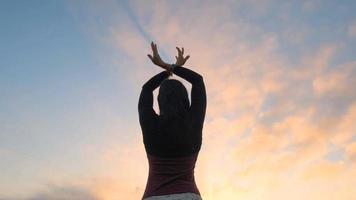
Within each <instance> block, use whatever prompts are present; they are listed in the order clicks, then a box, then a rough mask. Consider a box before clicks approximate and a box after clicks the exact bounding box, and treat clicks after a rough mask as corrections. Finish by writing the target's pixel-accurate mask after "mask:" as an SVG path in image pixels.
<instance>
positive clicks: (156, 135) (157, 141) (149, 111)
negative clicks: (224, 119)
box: [138, 66, 206, 199]
mask: <svg viewBox="0 0 356 200" xmlns="http://www.w3.org/2000/svg"><path fill="white" fill-rule="evenodd" d="M172 72H173V73H174V74H176V75H178V76H180V77H181V78H184V79H185V80H187V81H188V82H190V83H191V84H192V90H191V105H190V106H189V100H188V97H187V95H186V94H185V93H184V92H182V91H184V90H185V91H186V89H185V88H184V90H182V88H180V89H177V88H179V87H181V86H183V84H181V83H180V84H181V85H180V84H178V83H177V82H179V81H177V80H171V79H167V78H168V76H169V73H167V72H165V71H164V72H161V73H159V74H157V75H155V76H154V77H152V78H151V79H150V80H148V81H147V82H146V83H145V84H144V85H143V86H142V90H141V94H140V98H139V103H138V111H139V121H140V125H141V129H142V134H143V142H144V145H145V150H146V154H147V159H148V162H149V175H148V180H147V184H146V189H145V193H144V195H143V197H142V198H143V199H144V198H147V197H153V196H159V195H168V194H181V193H187V194H188V193H192V194H195V195H198V196H200V192H199V190H198V187H197V186H196V183H195V179H194V168H195V163H196V161H197V157H198V153H199V150H200V148H201V144H202V129H203V123H204V118H205V111H206V91H205V85H204V81H203V78H202V76H201V75H200V74H198V73H196V72H194V71H192V70H190V69H187V68H185V67H183V66H175V67H174V68H173V70H172ZM165 79H167V80H165ZM174 81H177V82H176V83H177V84H178V85H180V86H179V87H176V88H174V87H173V88H169V87H166V86H167V85H172V84H173V83H174ZM161 83H162V85H161ZM174 84H175V83H174ZM174 84H173V85H174ZM160 85H161V87H160V93H159V99H158V101H159V107H160V115H157V114H156V112H155V111H154V110H153V91H154V90H155V89H156V88H157V87H158V86H160ZM178 85H177V86H178ZM183 87H184V86H183ZM161 88H165V89H162V90H161ZM162 91H163V92H162ZM177 91H180V92H182V93H181V94H183V95H181V96H179V95H177V96H174V97H172V94H171V93H175V92H177ZM178 93H179V92H178ZM169 96H170V97H169ZM172 105H174V106H173V107H172Z"/></svg>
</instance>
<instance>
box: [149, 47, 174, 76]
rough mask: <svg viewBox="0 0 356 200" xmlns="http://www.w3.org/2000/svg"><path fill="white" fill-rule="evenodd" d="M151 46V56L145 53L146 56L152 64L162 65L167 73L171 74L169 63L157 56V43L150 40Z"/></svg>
mask: <svg viewBox="0 0 356 200" xmlns="http://www.w3.org/2000/svg"><path fill="white" fill-rule="evenodd" d="M151 48H152V52H153V57H152V55H150V54H147V56H148V57H149V58H150V59H151V61H152V62H153V64H155V65H157V66H159V67H162V68H163V69H165V70H167V71H168V73H169V75H172V71H171V68H170V66H169V64H167V63H165V62H164V61H163V60H162V59H161V57H160V56H159V54H158V50H157V45H156V44H154V43H153V42H151Z"/></svg>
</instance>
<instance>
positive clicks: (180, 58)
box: [176, 47, 190, 66]
mask: <svg viewBox="0 0 356 200" xmlns="http://www.w3.org/2000/svg"><path fill="white" fill-rule="evenodd" d="M176 49H177V50H178V57H177V56H176V59H177V61H176V65H179V66H183V65H184V64H185V62H186V61H187V60H188V58H189V57H190V56H189V55H187V56H186V57H185V58H184V56H183V54H184V47H182V50H180V49H179V48H178V47H176Z"/></svg>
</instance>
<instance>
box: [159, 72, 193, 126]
mask: <svg viewBox="0 0 356 200" xmlns="http://www.w3.org/2000/svg"><path fill="white" fill-rule="evenodd" d="M158 106H159V110H160V115H161V116H164V118H166V119H172V118H175V119H177V118H178V119H179V118H185V117H186V114H187V113H188V110H189V107H190V106H189V98H188V92H187V89H186V88H185V87H184V85H183V84H182V83H181V82H180V81H178V80H176V79H166V80H164V81H163V82H162V83H161V85H160V88H159V93H158Z"/></svg>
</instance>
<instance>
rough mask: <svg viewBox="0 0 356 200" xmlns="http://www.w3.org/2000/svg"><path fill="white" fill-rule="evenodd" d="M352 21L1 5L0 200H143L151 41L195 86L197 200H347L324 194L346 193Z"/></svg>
mask: <svg viewBox="0 0 356 200" xmlns="http://www.w3.org/2000/svg"><path fill="white" fill-rule="evenodd" d="M355 8H356V3H355V1H351V0H350V1H346V0H343V1H331V0H330V1H318V0H315V1H276V0H263V1H229V0H227V1H222V2H221V3H218V2H216V1H194V2H193V1H179V2H177V1H154V2H150V1H139V0H135V1H113V0H108V1H95V0H90V1H54V0H50V1H39V0H34V1H1V3H0V24H1V26H0V33H1V37H0V44H1V46H0V58H1V59H0V94H1V98H0V160H1V163H0V171H1V172H2V173H1V174H0V199H2V198H10V197H11V198H15V199H18V198H20V199H21V198H23V199H31V198H35V197H37V198H39V197H42V199H51V198H52V197H53V196H61V195H66V191H67V192H68V191H77V192H78V196H80V195H89V196H91V197H92V198H93V199H137V198H138V197H139V196H140V195H141V193H142V192H143V189H144V186H145V181H146V176H147V162H146V160H145V152H144V149H143V144H142V139H141V132H140V127H139V124H138V115H137V100H138V95H139V93H140V89H141V85H142V84H143V83H144V82H145V81H146V80H148V79H149V78H150V77H152V76H153V75H155V74H156V73H159V72H160V71H161V69H159V68H158V67H155V66H153V65H152V64H151V63H150V62H149V59H148V57H147V54H148V53H150V46H149V43H150V41H155V42H156V43H157V45H158V48H159V52H160V53H161V54H162V57H163V59H164V60H166V61H167V62H173V61H174V60H173V58H174V54H176V50H175V47H176V46H180V47H181V46H184V47H185V49H186V52H187V54H190V55H191V58H190V60H189V64H188V67H191V68H192V69H193V70H196V71H198V72H199V73H201V74H203V75H204V79H205V81H206V85H207V91H208V100H209V101H208V112H207V118H206V123H205V129H204V130H205V134H204V137H205V138H204V141H205V143H204V145H203V148H202V152H201V160H200V163H198V165H197V170H196V171H197V180H198V182H199V184H198V186H200V188H201V191H203V194H204V195H205V197H206V199H234V198H235V197H236V196H238V197H241V198H244V199H258V198H259V197H261V196H263V197H265V198H267V199H280V198H282V197H283V198H287V197H289V198H290V196H288V195H289V194H288V193H291V194H305V198H306V199H308V198H310V199H325V196H322V195H323V194H319V193H320V191H319V189H320V188H321V190H323V189H325V188H328V187H335V188H336V189H335V190H336V191H335V193H337V194H339V195H340V196H342V197H345V199H349V198H352V197H355V194H353V193H351V192H350V191H349V190H347V189H346V191H345V190H342V189H340V188H338V187H337V186H335V185H332V186H330V185H329V184H328V182H329V181H328V179H329V180H334V181H335V183H339V182H343V184H341V185H342V187H344V188H349V186H351V185H352V184H353V183H355V182H354V181H353V180H351V179H352V178H351V177H355V175H356V172H355V170H353V168H355V167H354V166H355V163H356V162H355V155H356V154H355V152H356V143H355V133H354V132H355V125H353V121H354V120H355V117H356V101H355V100H356V94H355V91H354V86H353V85H354V84H355V80H356V78H355V75H356V63H355V62H356V60H355V56H354V54H355V53H354V52H356V49H355V48H356V15H355V14H354V12H353V11H354V10H355ZM174 78H177V79H179V80H181V81H183V82H184V84H185V85H186V86H187V89H190V88H189V87H190V86H189V84H188V83H187V82H185V81H184V80H182V79H180V78H179V77H174ZM155 95H157V91H155ZM155 109H156V110H157V103H156V102H155ZM218 135H219V137H218ZM216 147H219V148H216ZM256 147H259V148H256ZM222 153H224V154H223V155H225V156H221V154H222ZM306 154H307V156H305V155H306ZM248 156H250V158H249V157H248ZM251 157H253V158H254V159H253V160H251ZM266 159H267V160H266ZM222 161H224V162H226V163H227V164H226V167H225V168H224V170H223V172H220V171H219V170H217V166H219V163H220V162H222ZM290 161H296V163H295V165H289V164H287V163H288V162H290ZM277 169H278V170H280V171H281V172H282V173H280V174H282V175H280V174H279V173H278V172H280V171H277ZM315 171H317V172H318V173H315ZM323 172H325V173H323ZM211 173H221V176H220V177H221V179H217V178H216V177H208V176H207V175H208V174H211ZM288 174H293V176H291V180H292V181H290V183H288V185H283V184H282V183H283V182H285V178H284V177H283V176H284V175H285V176H286V175H288ZM311 174H312V175H311ZM330 174H331V175H330ZM233 179H236V180H239V181H233ZM268 180H275V181H276V185H274V186H270V185H268ZM122 181H126V182H127V185H121V184H120V182H122ZM300 185H303V186H300ZM340 187H341V186H340ZM212 188H216V189H212ZM266 188H267V189H268V190H267V189H266ZM308 188H315V191H314V192H312V191H309V190H308ZM318 188H319V189H318ZM45 191H49V192H45ZM63 191H64V192H63ZM325 195H326V196H330V194H328V193H326V194H325ZM84 199H87V198H84ZM331 199H332V198H331Z"/></svg>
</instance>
